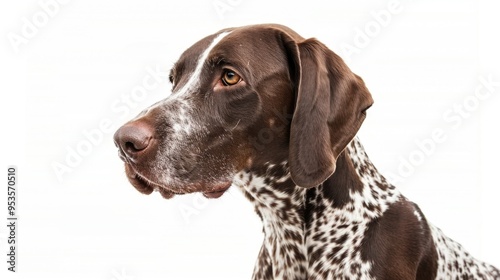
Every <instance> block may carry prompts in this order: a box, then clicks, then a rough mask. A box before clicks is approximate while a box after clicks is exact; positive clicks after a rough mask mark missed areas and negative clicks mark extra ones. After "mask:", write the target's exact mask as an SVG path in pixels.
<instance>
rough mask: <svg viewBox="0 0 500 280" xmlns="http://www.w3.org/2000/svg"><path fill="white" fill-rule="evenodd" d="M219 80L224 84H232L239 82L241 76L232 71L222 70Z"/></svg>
mask: <svg viewBox="0 0 500 280" xmlns="http://www.w3.org/2000/svg"><path fill="white" fill-rule="evenodd" d="M221 80H222V83H223V84H224V85H225V86H232V85H235V84H237V83H239V82H240V81H241V77H240V75H238V74H236V73H235V72H234V71H231V70H224V73H222V78H221Z"/></svg>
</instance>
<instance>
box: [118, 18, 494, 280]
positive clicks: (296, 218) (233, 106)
mask: <svg viewBox="0 0 500 280" xmlns="http://www.w3.org/2000/svg"><path fill="white" fill-rule="evenodd" d="M170 81H171V82H172V94H171V95H170V96H168V97H167V98H166V99H164V100H162V101H160V102H158V103H156V104H154V105H152V106H151V107H149V108H148V109H146V110H145V111H143V112H142V113H141V114H140V115H139V116H137V117H136V118H135V119H133V120H132V121H130V122H128V123H127V124H125V125H124V126H122V127H121V128H120V129H119V130H118V131H117V132H116V134H115V142H116V144H117V146H118V147H119V155H120V157H121V159H122V160H123V161H125V170H126V174H127V176H128V179H129V180H130V182H131V183H132V185H133V186H134V187H135V188H137V190H139V191H140V192H142V193H145V194H150V193H151V192H152V191H153V190H157V191H159V192H160V193H161V195H162V196H163V197H165V198H171V197H173V196H174V195H177V194H185V193H193V192H202V193H203V194H204V195H205V196H206V197H209V198H217V197H220V196H221V195H222V194H223V193H224V192H225V191H226V190H227V189H228V188H229V187H230V186H231V185H234V186H237V187H238V188H240V189H241V191H243V193H244V194H245V196H246V197H247V198H248V199H249V200H250V201H251V202H252V203H253V204H254V205H255V209H256V212H257V214H258V215H259V216H260V217H261V218H262V222H263V224H264V233H265V239H264V243H263V245H262V248H261V250H260V254H259V257H258V260H257V263H256V266H255V270H254V274H253V279H311V280H312V279H396V280H401V279H500V271H499V270H498V269H497V268H495V267H493V266H491V265H488V264H485V263H483V262H481V261H479V260H477V259H475V258H473V257H472V256H471V255H469V254H468V253H467V252H466V251H465V250H464V249H463V248H462V246H460V244H458V243H456V242H454V241H452V240H451V239H449V238H448V237H446V236H445V235H443V233H442V232H441V231H440V230H439V229H438V228H436V227H434V226H432V225H431V224H430V223H428V222H427V220H426V219H425V216H424V214H422V212H421V211H420V209H419V208H418V206H417V205H416V204H414V203H412V202H411V201H409V200H407V199H406V198H405V197H404V196H403V195H401V193H400V192H399V191H398V190H397V189H395V187H394V186H393V185H391V184H390V183H389V182H388V181H387V180H386V179H385V178H384V177H383V176H382V175H381V174H380V173H379V172H378V171H377V169H376V168H375V167H374V166H373V165H372V163H371V162H370V160H369V159H368V156H367V155H366V153H365V151H364V150H363V147H362V146H361V144H360V142H359V140H358V139H357V138H356V136H355V135H356V133H357V131H358V129H359V127H360V126H361V123H362V122H363V119H364V118H365V115H366V110H367V109H368V108H369V107H370V106H371V105H372V103H373V100H372V97H371V95H370V93H369V92H368V90H367V89H366V87H365V84H364V83H363V81H362V80H361V78H360V77H358V76H357V75H355V74H353V73H352V72H351V71H350V70H349V68H348V67H347V66H346V65H345V63H344V62H343V61H342V59H341V58H340V57H338V56H337V55H336V54H335V53H333V52H332V51H331V50H329V49H328V48H327V47H326V46H324V45H323V44H322V43H321V42H319V41H318V40H316V39H304V38H302V37H301V36H300V35H298V34H297V33H295V32H294V31H293V30H291V29H289V28H287V27H284V26H280V25H254V26H246V27H239V28H230V29H224V30H221V31H220V32H217V33H215V34H213V35H210V36H208V37H206V38H204V39H202V40H200V41H199V42H197V43H196V44H194V45H193V46H192V47H190V48H189V49H188V50H186V51H185V52H184V53H183V54H182V55H181V57H180V59H179V60H178V61H177V63H176V64H175V66H174V67H173V69H172V71H171V75H170Z"/></svg>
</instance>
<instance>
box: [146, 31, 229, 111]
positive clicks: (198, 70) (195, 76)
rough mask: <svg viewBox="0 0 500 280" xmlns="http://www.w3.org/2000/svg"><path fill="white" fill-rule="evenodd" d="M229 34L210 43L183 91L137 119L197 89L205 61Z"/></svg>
mask: <svg viewBox="0 0 500 280" xmlns="http://www.w3.org/2000/svg"><path fill="white" fill-rule="evenodd" d="M229 33H231V32H222V33H221V34H219V35H217V36H216V37H215V38H214V40H213V41H212V43H210V45H209V46H208V47H207V48H206V49H205V50H204V51H203V53H202V54H201V55H200V56H199V58H198V62H197V63H196V68H195V69H194V71H193V72H192V73H191V75H190V76H189V79H188V81H187V83H186V84H185V85H184V86H183V87H182V88H181V89H179V90H178V91H176V92H173V93H172V95H170V96H169V97H167V98H166V99H164V100H161V101H159V102H156V103H155V104H153V105H151V106H150V107H149V108H147V109H146V110H144V111H143V112H141V113H140V114H139V116H137V117H136V119H137V118H140V117H142V116H143V115H145V114H147V113H148V112H149V111H151V110H152V109H154V108H156V107H159V106H161V105H163V104H164V103H165V102H168V101H170V100H171V99H173V98H176V97H180V96H183V95H186V94H188V93H189V91H190V90H192V89H193V88H195V87H196V86H197V85H198V82H199V81H200V75H201V71H202V70H203V65H205V61H206V60H207V58H208V55H209V54H210V52H211V51H212V49H213V48H214V47H215V46H216V45H217V44H218V43H219V42H220V41H221V40H222V39H223V38H224V37H226V36H227V35H228V34H229Z"/></svg>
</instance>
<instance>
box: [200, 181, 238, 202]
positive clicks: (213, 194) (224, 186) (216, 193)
mask: <svg viewBox="0 0 500 280" xmlns="http://www.w3.org/2000/svg"><path fill="white" fill-rule="evenodd" d="M231 184H232V182H231V181H228V182H224V183H220V184H218V185H217V186H216V187H215V188H214V189H213V190H211V191H208V192H203V196H205V197H206V198H219V197H221V196H222V195H223V194H224V193H225V192H226V191H227V190H228V189H229V187H231Z"/></svg>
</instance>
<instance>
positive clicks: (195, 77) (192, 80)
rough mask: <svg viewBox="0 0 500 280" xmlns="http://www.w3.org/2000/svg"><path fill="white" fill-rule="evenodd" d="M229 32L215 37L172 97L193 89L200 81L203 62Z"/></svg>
mask: <svg viewBox="0 0 500 280" xmlns="http://www.w3.org/2000/svg"><path fill="white" fill-rule="evenodd" d="M229 33H230V32H223V33H221V34H219V35H217V37H215V38H214V40H213V41H212V43H211V44H210V45H209V46H208V47H207V48H206V49H205V51H204V52H203V53H202V54H201V55H200V57H199V58H198V63H197V64H196V68H195V69H194V71H193V72H192V73H191V75H190V76H189V80H188V81H187V83H186V84H185V85H184V86H183V87H182V88H181V89H179V90H178V91H177V92H175V93H173V94H174V96H181V95H185V94H187V93H188V92H189V91H190V90H191V89H193V88H195V87H196V86H197V84H198V82H199V80H200V75H201V71H202V70H203V65H205V61H206V60H207V58H208V55H209V54H210V51H212V49H213V48H214V47H215V46H216V45H217V44H218V43H219V42H220V41H221V40H222V38H224V37H226V36H227V35H228V34H229Z"/></svg>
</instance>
